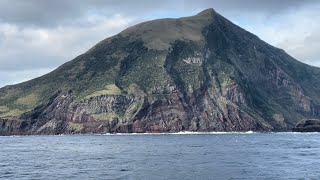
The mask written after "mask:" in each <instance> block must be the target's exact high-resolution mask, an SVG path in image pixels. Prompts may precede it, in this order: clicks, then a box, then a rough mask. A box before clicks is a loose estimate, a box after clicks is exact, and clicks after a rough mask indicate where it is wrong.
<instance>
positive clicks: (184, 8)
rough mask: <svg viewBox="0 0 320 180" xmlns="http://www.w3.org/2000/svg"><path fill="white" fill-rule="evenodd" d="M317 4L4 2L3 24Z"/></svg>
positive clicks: (289, 0) (284, 0)
mask: <svg viewBox="0 0 320 180" xmlns="http://www.w3.org/2000/svg"><path fill="white" fill-rule="evenodd" d="M318 2H319V1H317V0H303V1H301V0H281V1H279V0H268V1H257V0H176V1H172V0H162V1H161V3H155V2H154V1H150V0H139V1H132V0H122V1H118V0H54V1H44V0H28V1H21V0H2V1H0V21H2V22H6V23H11V24H18V25H24V26H25V25H33V26H57V25H64V24H70V23H76V22H77V21H81V19H85V18H86V16H87V15H88V14H90V13H92V12H94V13H99V14H103V15H105V16H110V15H113V14H115V13H120V14H124V15H130V16H141V15H146V14H150V13H151V14H152V13H155V12H156V11H177V12H180V13H183V12H190V11H196V10H199V9H203V8H208V7H212V8H215V9H217V10H218V11H221V12H224V11H251V12H259V13H265V14H272V13H279V12H283V11H286V10H288V9H294V8H299V7H301V6H305V5H308V4H313V3H318ZM226 13H227V12H226Z"/></svg>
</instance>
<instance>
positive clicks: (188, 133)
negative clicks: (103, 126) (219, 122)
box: [103, 131, 258, 136]
mask: <svg viewBox="0 0 320 180" xmlns="http://www.w3.org/2000/svg"><path fill="white" fill-rule="evenodd" d="M254 133H258V132H253V131H245V132H193V131H180V132H173V133H170V132H168V133H106V134H103V135H111V136H112V135H206V134H217V135H219V134H254Z"/></svg>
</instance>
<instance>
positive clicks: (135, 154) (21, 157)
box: [0, 132, 320, 180]
mask: <svg viewBox="0 0 320 180" xmlns="http://www.w3.org/2000/svg"><path fill="white" fill-rule="evenodd" d="M0 179H9V180H10V179H19V180H20V179H45V180H49V179H138V180H141V179H146V180H153V179H192V180H193V179H268V180H270V179H320V134H319V133H252V132H249V133H209V134H205V133H198V134H197V133H177V134H114V135H112V134H107V135H60V136H8V137H0Z"/></svg>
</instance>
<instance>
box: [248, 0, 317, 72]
mask: <svg viewBox="0 0 320 180" xmlns="http://www.w3.org/2000/svg"><path fill="white" fill-rule="evenodd" d="M319 12H320V6H319V5H315V6H313V7H310V6H307V7H305V8H303V9H301V10H299V11H289V12H288V13H286V14H282V15H278V16H271V17H270V16H269V17H266V16H264V17H258V18H257V17H251V19H253V22H254V23H252V24H250V25H244V28H246V29H248V30H249V31H251V32H252V33H254V34H256V35H258V36H259V37H260V38H261V39H263V40H265V41H266V42H268V43H270V44H272V45H274V46H276V47H279V48H282V49H284V50H285V51H286V52H287V53H288V54H290V55H291V56H293V57H294V58H296V59H297V60H299V61H302V62H304V63H307V64H310V65H313V66H318V67H320V51H319V49H320V24H319V23H318V22H320V13H319ZM249 19H250V18H249Z"/></svg>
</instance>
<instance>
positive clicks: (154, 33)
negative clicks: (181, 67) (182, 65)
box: [120, 8, 216, 50]
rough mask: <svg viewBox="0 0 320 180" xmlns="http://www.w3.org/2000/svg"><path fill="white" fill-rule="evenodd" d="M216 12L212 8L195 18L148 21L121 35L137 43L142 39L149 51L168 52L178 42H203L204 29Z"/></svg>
mask: <svg viewBox="0 0 320 180" xmlns="http://www.w3.org/2000/svg"><path fill="white" fill-rule="evenodd" d="M215 14H216V13H215V11H214V10H213V9H212V8H210V9H207V10H204V11H202V12H200V13H198V14H196V15H194V16H190V17H182V18H177V19H174V18H166V19H158V20H153V21H147V22H143V23H140V24H137V25H135V26H132V27H130V28H128V29H126V30H124V31H122V32H121V33H120V35H122V36H124V37H129V38H130V39H131V40H133V41H135V40H137V39H141V40H142V41H143V42H144V45H145V46H146V47H147V48H149V49H154V50H166V49H168V48H169V47H170V44H171V43H172V42H174V41H176V40H183V41H195V42H199V41H203V40H204V38H203V36H202V32H203V29H204V28H205V27H207V26H208V25H210V23H212V22H213V18H214V15H215Z"/></svg>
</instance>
